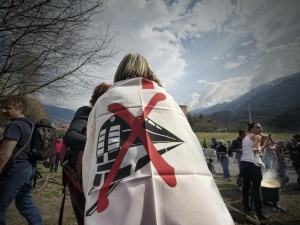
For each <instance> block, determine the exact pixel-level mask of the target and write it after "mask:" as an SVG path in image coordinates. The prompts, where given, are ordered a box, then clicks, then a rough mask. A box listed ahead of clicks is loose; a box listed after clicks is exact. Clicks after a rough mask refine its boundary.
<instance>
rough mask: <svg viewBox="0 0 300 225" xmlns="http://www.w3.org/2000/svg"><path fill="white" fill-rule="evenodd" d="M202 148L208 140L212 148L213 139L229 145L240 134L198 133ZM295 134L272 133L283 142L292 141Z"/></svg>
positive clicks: (274, 137)
mask: <svg viewBox="0 0 300 225" xmlns="http://www.w3.org/2000/svg"><path fill="white" fill-rule="evenodd" d="M196 135H197V137H198V139H199V141H200V143H201V146H203V140H204V139H206V143H207V147H208V148H210V142H211V139H212V138H216V139H217V140H223V141H225V142H226V143H227V141H231V142H232V140H234V139H236V138H237V136H238V133H237V132H236V133H232V132H227V133H225V132H220V133H218V132H208V133H196ZM293 135H294V133H272V138H273V140H283V141H284V142H287V141H290V140H291V137H292V136H293Z"/></svg>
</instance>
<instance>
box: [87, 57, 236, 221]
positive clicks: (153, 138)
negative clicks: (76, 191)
mask: <svg viewBox="0 0 300 225" xmlns="http://www.w3.org/2000/svg"><path fill="white" fill-rule="evenodd" d="M114 81H115V83H114V85H113V86H112V87H111V88H110V89H109V90H108V91H107V92H106V93H105V94H104V95H103V96H102V97H101V98H100V99H99V100H98V101H97V103H96V104H95V106H94V108H93V110H92V112H91V114H90V116H89V120H88V127H87V143H86V147H85V151H84V156H83V170H82V172H83V188H84V194H85V196H86V205H85V224H86V225H94V224H95V225H96V224H105V225H110V224H111V225H140V224H143V225H153V224H189V225H201V224H214V225H217V224H222V225H223V224H226V225H227V224H234V222H233V220H232V218H231V216H230V214H229V212H228V209H227V208H226V206H225V204H224V201H223V200H222V197H221V195H220V193H219V191H218V188H217V186H216V184H215V182H214V179H213V177H212V174H211V173H210V171H209V169H208V167H207V164H206V161H205V157H204V155H203V152H202V151H201V146H200V144H199V141H198V139H197V137H196V136H195V134H194V133H193V131H192V129H191V127H190V125H189V123H188V121H187V119H186V117H185V115H184V114H183V112H182V110H181V109H180V107H179V106H178V104H177V103H176V102H175V101H174V99H173V98H172V97H171V96H170V95H169V94H168V93H167V92H166V90H165V89H163V88H162V87H161V83H160V81H159V79H158V77H157V76H156V75H155V73H154V72H153V71H152V70H151V68H150V66H149V64H148V62H147V60H146V59H145V58H144V57H143V56H141V55H139V54H137V53H129V54H127V55H126V56H125V57H124V58H123V60H122V61H121V63H120V65H119V67H118V69H117V71H116V74H115V79H114Z"/></svg>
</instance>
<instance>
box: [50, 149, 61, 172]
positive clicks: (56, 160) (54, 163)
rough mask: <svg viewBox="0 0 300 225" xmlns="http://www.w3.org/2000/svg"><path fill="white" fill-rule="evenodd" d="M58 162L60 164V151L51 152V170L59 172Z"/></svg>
mask: <svg viewBox="0 0 300 225" xmlns="http://www.w3.org/2000/svg"><path fill="white" fill-rule="evenodd" d="M58 164H59V153H56V154H51V158H50V172H53V170H54V171H55V172H57V169H58Z"/></svg>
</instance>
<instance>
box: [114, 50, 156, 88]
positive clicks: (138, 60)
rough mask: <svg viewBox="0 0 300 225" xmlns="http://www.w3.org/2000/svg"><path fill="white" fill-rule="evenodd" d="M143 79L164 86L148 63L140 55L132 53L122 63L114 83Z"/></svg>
mask: <svg viewBox="0 0 300 225" xmlns="http://www.w3.org/2000/svg"><path fill="white" fill-rule="evenodd" d="M137 77H143V78H146V79H148V80H152V81H154V82H155V83H157V84H158V85H159V86H162V85H161V83H160V80H159V79H158V77H157V76H156V74H155V73H154V72H153V71H152V70H151V68H150V66H149V63H148V61H147V60H146V59H145V58H144V57H143V56H142V55H140V54H138V53H135V52H132V53H129V54H127V55H126V56H125V57H124V58H123V59H122V61H121V63H120V64H119V66H118V69H117V71H116V74H115V77H114V83H116V82H118V81H121V80H127V79H131V78H137Z"/></svg>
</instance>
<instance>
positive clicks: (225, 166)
mask: <svg viewBox="0 0 300 225" xmlns="http://www.w3.org/2000/svg"><path fill="white" fill-rule="evenodd" d="M220 163H221V166H222V168H223V174H224V177H225V178H228V177H230V173H229V169H228V166H229V158H228V157H226V156H221V157H220Z"/></svg>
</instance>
